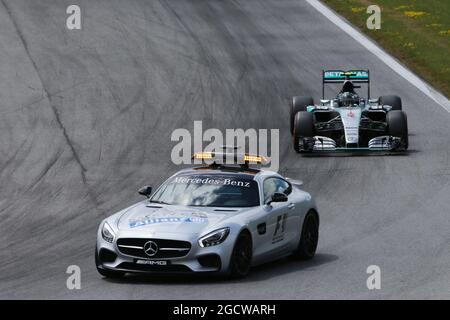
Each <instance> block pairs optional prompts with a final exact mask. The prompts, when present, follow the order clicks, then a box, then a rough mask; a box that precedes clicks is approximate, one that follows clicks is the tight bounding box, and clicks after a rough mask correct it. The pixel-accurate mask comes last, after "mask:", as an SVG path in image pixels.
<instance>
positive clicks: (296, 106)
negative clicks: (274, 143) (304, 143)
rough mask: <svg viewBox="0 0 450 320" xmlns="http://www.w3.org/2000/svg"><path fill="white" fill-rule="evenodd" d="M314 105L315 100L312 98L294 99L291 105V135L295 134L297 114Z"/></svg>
mask: <svg viewBox="0 0 450 320" xmlns="http://www.w3.org/2000/svg"><path fill="white" fill-rule="evenodd" d="M312 105H314V100H313V98H311V97H302V96H297V97H293V98H292V101H291V103H290V110H289V113H290V125H291V134H293V133H294V118H295V115H296V114H297V112H299V111H306V107H307V106H312Z"/></svg>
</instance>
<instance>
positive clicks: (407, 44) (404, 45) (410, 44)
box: [403, 42, 416, 49]
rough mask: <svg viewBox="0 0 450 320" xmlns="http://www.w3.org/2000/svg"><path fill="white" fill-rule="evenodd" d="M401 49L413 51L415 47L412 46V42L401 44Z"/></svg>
mask: <svg viewBox="0 0 450 320" xmlns="http://www.w3.org/2000/svg"><path fill="white" fill-rule="evenodd" d="M403 47H405V48H410V49H414V48H415V47H416V45H415V44H414V42H406V43H404V44H403Z"/></svg>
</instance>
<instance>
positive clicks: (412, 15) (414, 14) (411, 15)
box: [403, 11, 427, 18]
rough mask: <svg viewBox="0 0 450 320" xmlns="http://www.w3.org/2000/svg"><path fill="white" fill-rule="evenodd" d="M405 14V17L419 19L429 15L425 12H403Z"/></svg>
mask: <svg viewBox="0 0 450 320" xmlns="http://www.w3.org/2000/svg"><path fill="white" fill-rule="evenodd" d="M403 14H404V15H405V16H407V17H408V18H418V17H421V16H424V15H426V14H427V13H426V12H424V11H405V12H403Z"/></svg>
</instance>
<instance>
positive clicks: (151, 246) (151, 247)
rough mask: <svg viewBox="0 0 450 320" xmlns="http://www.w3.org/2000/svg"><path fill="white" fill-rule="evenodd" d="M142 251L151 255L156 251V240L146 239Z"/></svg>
mask: <svg viewBox="0 0 450 320" xmlns="http://www.w3.org/2000/svg"><path fill="white" fill-rule="evenodd" d="M144 252H145V254H146V255H148V256H149V257H153V256H154V255H155V254H156V253H157V252H158V245H157V244H156V242H153V241H147V242H146V243H145V244H144Z"/></svg>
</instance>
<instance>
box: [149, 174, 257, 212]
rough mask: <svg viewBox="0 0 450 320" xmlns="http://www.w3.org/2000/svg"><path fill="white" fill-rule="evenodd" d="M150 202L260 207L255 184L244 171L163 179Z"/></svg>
mask: <svg viewBox="0 0 450 320" xmlns="http://www.w3.org/2000/svg"><path fill="white" fill-rule="evenodd" d="M150 201H151V202H158V203H164V204H173V205H182V206H201V207H254V206H259V191H258V183H257V182H256V181H254V180H253V179H252V177H249V176H247V175H243V174H236V175H230V174H223V175H219V174H214V175H210V174H196V175H181V176H176V177H173V178H172V179H170V180H168V181H166V182H165V183H164V184H163V185H162V186H161V188H159V189H158V191H157V192H156V193H155V194H154V195H153V197H152V198H151V200H150Z"/></svg>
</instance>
